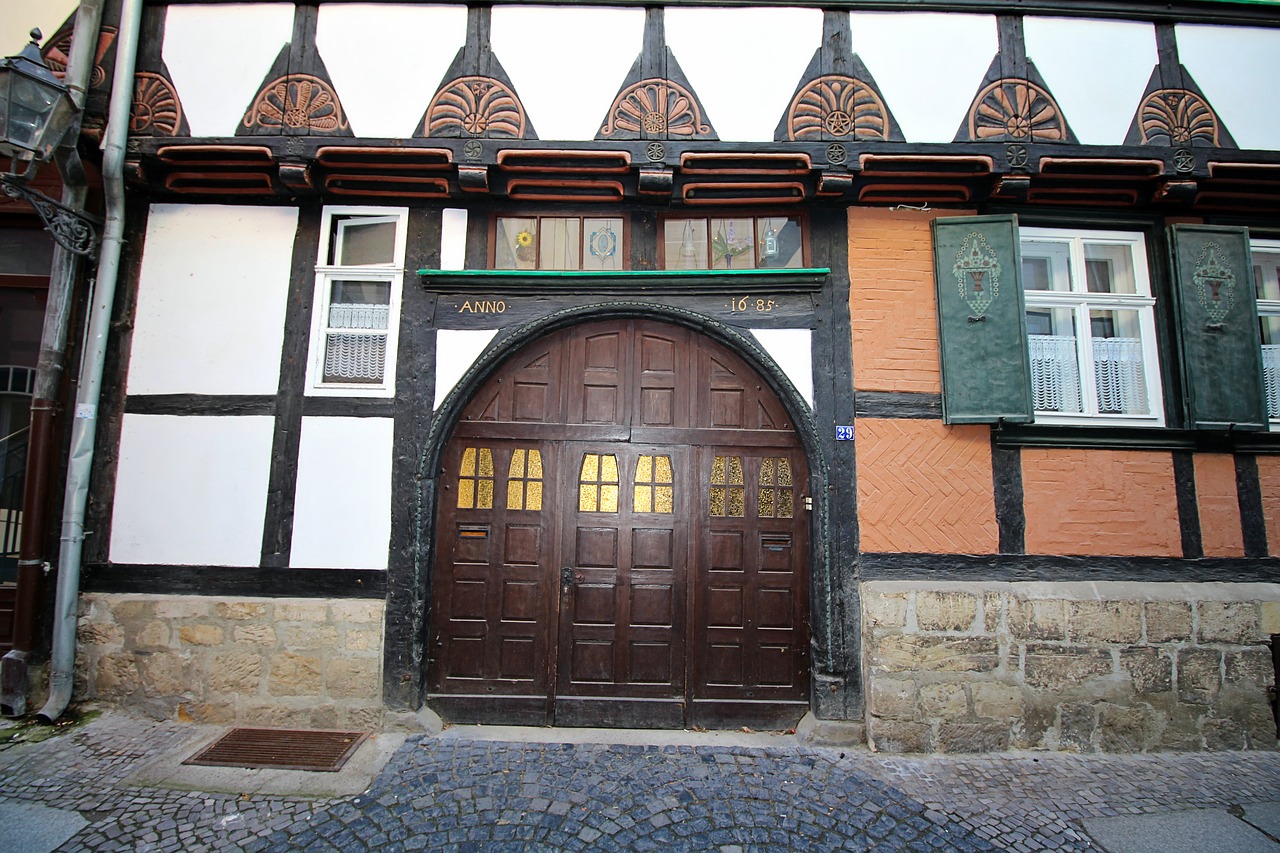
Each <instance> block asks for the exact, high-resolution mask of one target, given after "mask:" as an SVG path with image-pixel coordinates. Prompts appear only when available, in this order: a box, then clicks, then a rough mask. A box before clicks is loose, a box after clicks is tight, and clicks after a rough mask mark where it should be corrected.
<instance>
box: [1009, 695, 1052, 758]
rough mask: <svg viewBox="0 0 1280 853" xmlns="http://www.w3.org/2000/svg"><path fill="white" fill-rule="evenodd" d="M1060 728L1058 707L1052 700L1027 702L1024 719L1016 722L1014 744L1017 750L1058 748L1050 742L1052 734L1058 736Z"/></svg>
mask: <svg viewBox="0 0 1280 853" xmlns="http://www.w3.org/2000/svg"><path fill="white" fill-rule="evenodd" d="M1057 726H1058V707H1057V705H1055V704H1054V702H1053V701H1052V699H1050V700H1048V701H1040V702H1036V701H1026V702H1024V704H1023V711H1022V719H1021V720H1017V721H1015V722H1014V726H1013V743H1012V746H1013V747H1014V748H1015V749H1044V748H1046V747H1051V748H1056V745H1051V744H1050V743H1049V742H1048V741H1049V736H1050V734H1051V733H1052V734H1054V735H1055V736H1056V732H1057Z"/></svg>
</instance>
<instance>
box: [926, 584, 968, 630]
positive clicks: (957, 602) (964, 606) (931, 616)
mask: <svg viewBox="0 0 1280 853" xmlns="http://www.w3.org/2000/svg"><path fill="white" fill-rule="evenodd" d="M977 617H978V597H977V596H976V595H974V594H973V593H971V592H958V591H955V590H947V591H942V592H932V591H929V590H920V591H919V592H917V593H916V625H917V626H918V627H919V628H920V630H921V631H972V630H973V627H974V626H973V623H974V620H975V619H977Z"/></svg>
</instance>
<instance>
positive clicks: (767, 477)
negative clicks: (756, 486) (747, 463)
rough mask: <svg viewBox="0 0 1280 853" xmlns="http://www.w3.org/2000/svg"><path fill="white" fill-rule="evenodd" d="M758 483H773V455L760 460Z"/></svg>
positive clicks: (764, 484) (763, 484)
mask: <svg viewBox="0 0 1280 853" xmlns="http://www.w3.org/2000/svg"><path fill="white" fill-rule="evenodd" d="M760 485H762V486H772V485H773V457H772V456H766V457H765V458H764V459H761V460H760Z"/></svg>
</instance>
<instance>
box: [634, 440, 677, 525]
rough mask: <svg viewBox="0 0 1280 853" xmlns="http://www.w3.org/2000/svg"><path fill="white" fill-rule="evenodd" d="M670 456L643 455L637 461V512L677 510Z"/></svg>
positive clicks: (669, 511)
mask: <svg viewBox="0 0 1280 853" xmlns="http://www.w3.org/2000/svg"><path fill="white" fill-rule="evenodd" d="M672 474H673V472H672V470H671V457H670V456H645V455H641V457H640V459H639V461H638V462H636V477H635V505H634V507H633V508H634V509H635V511H636V512H653V513H664V514H666V515H670V514H672V513H673V512H675V490H674V486H673V485H672V483H673V480H674V477H673V476H672Z"/></svg>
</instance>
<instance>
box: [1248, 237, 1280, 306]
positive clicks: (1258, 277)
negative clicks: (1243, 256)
mask: <svg viewBox="0 0 1280 853" xmlns="http://www.w3.org/2000/svg"><path fill="white" fill-rule="evenodd" d="M1253 263H1254V267H1253V280H1254V282H1255V283H1256V284H1257V287H1258V298H1259V299H1280V251H1268V250H1263V249H1254V250H1253Z"/></svg>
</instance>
